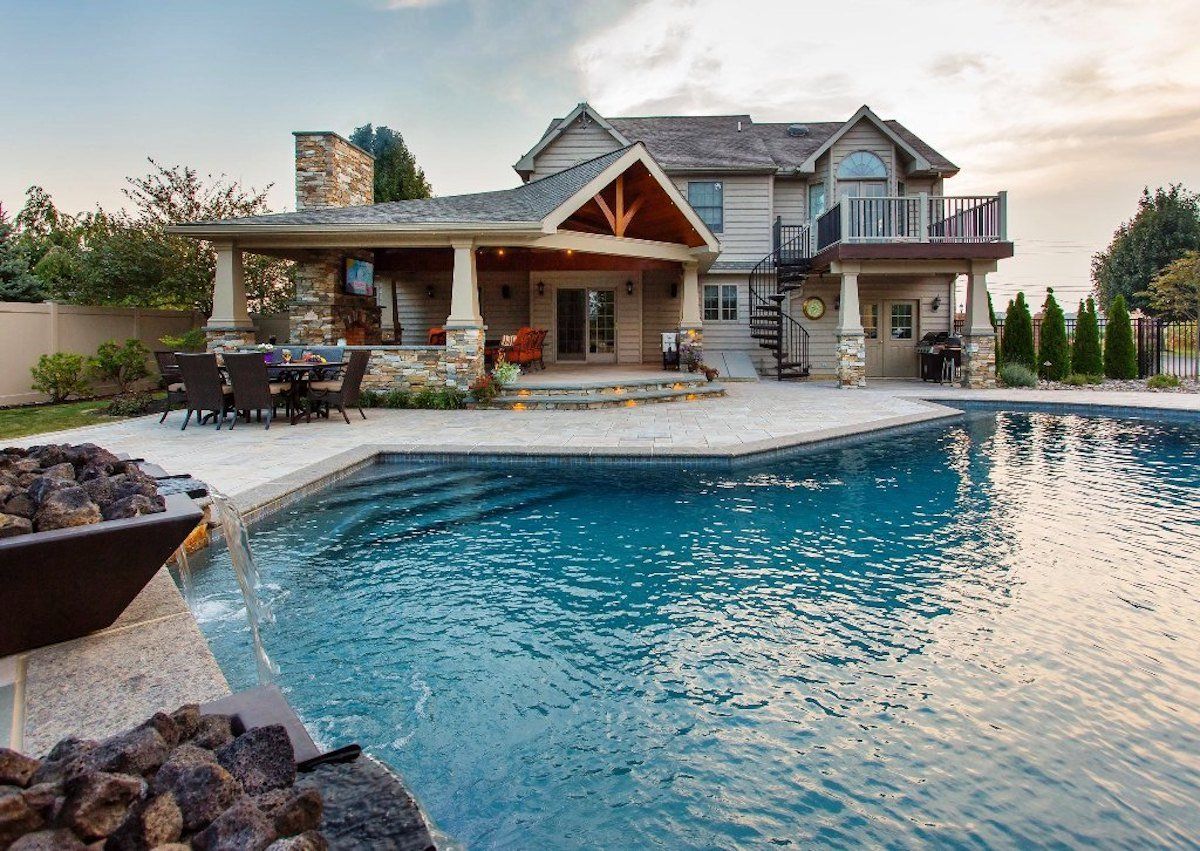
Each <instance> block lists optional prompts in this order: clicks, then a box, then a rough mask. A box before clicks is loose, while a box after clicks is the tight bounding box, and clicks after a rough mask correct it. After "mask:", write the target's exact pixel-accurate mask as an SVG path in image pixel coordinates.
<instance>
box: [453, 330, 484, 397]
mask: <svg viewBox="0 0 1200 851" xmlns="http://www.w3.org/2000/svg"><path fill="white" fill-rule="evenodd" d="M486 331H487V329H486V328H447V329H446V349H445V354H444V356H443V367H444V369H445V370H446V383H447V384H453V385H454V386H455V387H457V388H458V389H459V390H467V389H469V388H470V386H471V384H472V383H473V382H474V381H475V379H477V378H479V376H481V375H483V371H484V369H483V345H484V334H485V332H486Z"/></svg>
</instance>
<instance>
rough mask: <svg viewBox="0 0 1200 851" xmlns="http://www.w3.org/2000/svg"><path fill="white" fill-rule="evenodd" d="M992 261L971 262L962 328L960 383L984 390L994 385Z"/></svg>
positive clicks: (994, 266) (994, 352)
mask: <svg viewBox="0 0 1200 851" xmlns="http://www.w3.org/2000/svg"><path fill="white" fill-rule="evenodd" d="M995 270H996V264H995V262H994V261H985V262H982V263H981V262H978V261H972V262H971V271H970V272H968V273H967V316H966V323H965V327H964V328H963V366H962V386H963V387H971V388H975V389H983V388H989V387H995V386H996V329H995V328H993V327H992V317H991V316H989V315H988V292H987V273H988V272H994V271H995Z"/></svg>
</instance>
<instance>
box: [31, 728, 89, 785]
mask: <svg viewBox="0 0 1200 851" xmlns="http://www.w3.org/2000/svg"><path fill="white" fill-rule="evenodd" d="M98 746H99V742H94V741H92V740H91V739H77V738H75V737H74V736H71V737H68V738H66V739H63V740H62V741H61V742H59V743H58V744H57V745H55V746H54V747H53V748H52V749H51V750H50V753H48V754H46V757H45V758H44V759H43V760H42V764H41V766H40V767H39V768H38V770H37V771H35V772H34V774H33V778H32V781H31V782H33V783H53V782H57V781H61V780H65V779H66V778H67V777H68V776H70V775H71V774H74V773H75V772H76V771H77V770H78V768H79V767H80V766H81V765H82V764H83V762H82V761H83V758H84V757H85V756H87V755H88V754H89V753H91V752H92V751H93V750H95V749H96V748H97V747H98Z"/></svg>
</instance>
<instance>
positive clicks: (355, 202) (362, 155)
mask: <svg viewBox="0 0 1200 851" xmlns="http://www.w3.org/2000/svg"><path fill="white" fill-rule="evenodd" d="M295 136H296V209H297V210H312V209H318V208H320V207H357V206H360V205H364V204H373V203H375V158H374V157H372V156H371V155H370V154H368V153H367V152H366V151H364V150H363V149H362V148H360V147H358V146H357V145H353V144H351V143H350V142H349V141H348V140H346V139H343V138H342V137H341V136H339V135H338V134H336V133H329V132H317V133H296V134H295Z"/></svg>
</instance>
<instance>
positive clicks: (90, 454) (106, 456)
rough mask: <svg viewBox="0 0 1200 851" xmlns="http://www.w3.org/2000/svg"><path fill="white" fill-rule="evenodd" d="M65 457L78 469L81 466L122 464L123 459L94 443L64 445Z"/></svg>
mask: <svg viewBox="0 0 1200 851" xmlns="http://www.w3.org/2000/svg"><path fill="white" fill-rule="evenodd" d="M63 459H64V460H66V461H70V462H71V463H72V464H73V465H75V468H76V469H79V468H80V467H92V466H95V467H110V466H112V465H114V464H120V463H121V459H120V458H118V457H117V456H116V455H113V454H112V453H111V452H109V451H108V450H107V449H104V448H103V447H101V446H97V445H96V444H94V443H80V444H77V445H75V446H64V447H63Z"/></svg>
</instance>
